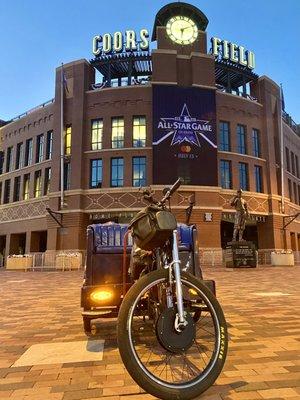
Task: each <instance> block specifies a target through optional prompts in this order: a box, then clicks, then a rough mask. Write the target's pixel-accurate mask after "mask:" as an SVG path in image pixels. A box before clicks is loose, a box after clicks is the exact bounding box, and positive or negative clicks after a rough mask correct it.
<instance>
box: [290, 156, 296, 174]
mask: <svg viewBox="0 0 300 400" xmlns="http://www.w3.org/2000/svg"><path fill="white" fill-rule="evenodd" d="M291 166H292V174H293V175H295V156H294V153H293V152H292V151H291Z"/></svg>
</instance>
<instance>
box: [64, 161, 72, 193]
mask: <svg viewBox="0 0 300 400" xmlns="http://www.w3.org/2000/svg"><path fill="white" fill-rule="evenodd" d="M70 187H71V164H70V163H65V164H64V190H70Z"/></svg>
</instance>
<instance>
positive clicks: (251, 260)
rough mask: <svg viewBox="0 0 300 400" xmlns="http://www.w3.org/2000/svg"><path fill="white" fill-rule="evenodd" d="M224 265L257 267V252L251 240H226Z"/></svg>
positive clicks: (228, 266) (230, 266) (229, 266)
mask: <svg viewBox="0 0 300 400" xmlns="http://www.w3.org/2000/svg"><path fill="white" fill-rule="evenodd" d="M225 266H226V267H227V268H255V267H257V252H256V249H255V245H254V243H253V242H247V241H246V240H245V241H244V240H243V241H240V242H239V241H236V242H228V243H227V246H226V250H225Z"/></svg>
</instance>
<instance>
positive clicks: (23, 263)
mask: <svg viewBox="0 0 300 400" xmlns="http://www.w3.org/2000/svg"><path fill="white" fill-rule="evenodd" d="M30 268H32V256H29V257H7V261H6V269H14V270H17V269H23V270H25V271H27V270H28V269H30Z"/></svg>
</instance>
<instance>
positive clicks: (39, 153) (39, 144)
mask: <svg viewBox="0 0 300 400" xmlns="http://www.w3.org/2000/svg"><path fill="white" fill-rule="evenodd" d="M43 159H44V135H43V134H41V135H38V136H37V138H36V156H35V162H36V163H40V162H42V161H43Z"/></svg>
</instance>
